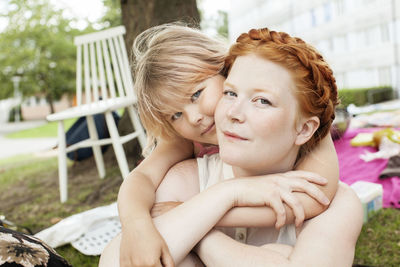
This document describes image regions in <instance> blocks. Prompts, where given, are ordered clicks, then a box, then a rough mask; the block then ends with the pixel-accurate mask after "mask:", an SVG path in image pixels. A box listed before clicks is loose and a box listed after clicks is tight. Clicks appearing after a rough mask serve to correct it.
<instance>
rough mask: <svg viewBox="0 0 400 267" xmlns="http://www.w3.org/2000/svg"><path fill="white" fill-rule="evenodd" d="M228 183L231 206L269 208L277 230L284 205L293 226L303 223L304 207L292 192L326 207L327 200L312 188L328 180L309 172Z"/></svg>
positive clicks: (280, 223) (282, 216)
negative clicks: (271, 210)
mask: <svg viewBox="0 0 400 267" xmlns="http://www.w3.org/2000/svg"><path fill="white" fill-rule="evenodd" d="M227 182H228V183H231V184H232V185H233V190H232V192H233V203H234V206H236V207H243V206H269V207H271V208H272V209H273V210H274V211H275V213H276V217H277V220H276V224H275V227H276V228H280V227H282V226H283V225H285V222H286V211H285V208H284V205H283V203H286V204H287V205H288V206H289V207H290V208H291V209H292V210H293V213H294V216H295V218H296V219H295V224H296V226H300V225H301V224H302V223H303V221H304V217H305V216H304V209H303V206H302V205H301V203H300V201H299V199H298V198H297V197H296V196H295V195H294V194H293V192H303V193H306V194H308V195H310V196H311V197H313V198H314V199H316V200H317V201H318V202H320V203H321V204H323V205H328V204H329V199H328V198H327V197H326V196H325V195H324V193H322V191H321V190H320V189H319V188H318V187H317V186H316V185H315V184H319V185H324V184H326V183H327V180H326V179H325V178H323V177H321V176H319V175H317V174H314V173H311V172H305V171H291V172H286V173H282V174H271V175H264V176H260V177H252V178H237V179H231V180H228V181H227ZM313 183H314V184H313Z"/></svg>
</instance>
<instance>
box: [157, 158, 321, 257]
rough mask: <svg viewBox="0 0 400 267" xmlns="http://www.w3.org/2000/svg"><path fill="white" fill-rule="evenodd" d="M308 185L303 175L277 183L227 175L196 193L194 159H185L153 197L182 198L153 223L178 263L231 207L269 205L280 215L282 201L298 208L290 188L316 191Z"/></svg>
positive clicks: (308, 191)
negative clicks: (226, 178) (221, 180)
mask: <svg viewBox="0 0 400 267" xmlns="http://www.w3.org/2000/svg"><path fill="white" fill-rule="evenodd" d="M308 185H310V186H311V187H312V188H313V185H311V184H309V183H308V182H305V183H304V181H303V179H301V178H294V177H293V178H290V179H288V178H280V179H279V183H277V182H276V181H275V180H274V179H273V177H267V178H243V179H229V180H225V181H223V182H220V183H218V184H215V185H213V186H211V187H209V188H207V189H206V190H204V191H203V192H201V193H199V194H198V191H199V181H198V173H197V162H196V161H195V160H188V161H184V162H181V163H179V164H177V165H175V166H174V168H172V169H171V170H170V171H169V172H168V174H167V176H166V177H165V179H164V180H163V182H162V183H161V185H160V186H159V188H158V190H157V199H156V201H157V202H160V201H185V202H184V203H182V204H181V205H179V206H177V207H176V208H174V209H172V210H170V211H168V212H166V213H164V214H162V215H160V216H159V217H156V218H154V224H155V225H156V227H157V229H158V230H159V232H160V233H161V234H162V236H163V237H164V240H165V241H166V243H167V244H168V247H169V250H170V252H171V255H172V257H173V259H174V261H175V263H178V262H180V261H181V260H182V259H183V258H184V257H185V256H186V255H187V254H188V253H189V252H190V250H191V249H192V248H193V247H194V246H195V245H196V244H197V243H198V242H199V241H200V240H201V239H202V238H203V236H205V235H206V234H207V233H208V231H210V230H211V229H212V228H213V227H214V225H215V224H216V223H217V222H218V221H219V220H220V219H221V218H222V217H223V216H224V215H225V213H226V212H227V211H229V210H230V209H231V208H232V207H234V206H270V207H271V208H272V209H273V210H274V211H275V212H276V213H277V214H278V218H282V216H283V215H284V207H283V204H282V201H284V202H286V203H289V206H290V207H291V208H293V209H298V207H297V206H296V205H295V204H294V203H295V202H296V201H294V199H295V197H294V196H293V194H292V190H291V188H296V189H297V190H299V191H302V192H303V191H304V192H306V193H307V194H311V195H312V194H314V189H315V190H317V191H318V189H317V188H316V187H314V188H313V189H309V186H308ZM319 193H320V194H322V192H319ZM192 196H193V197H192ZM275 218H276V216H275ZM251 219H253V218H251Z"/></svg>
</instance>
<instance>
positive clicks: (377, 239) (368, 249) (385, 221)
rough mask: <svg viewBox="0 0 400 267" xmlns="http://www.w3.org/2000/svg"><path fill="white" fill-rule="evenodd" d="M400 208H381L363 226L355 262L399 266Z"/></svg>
mask: <svg viewBox="0 0 400 267" xmlns="http://www.w3.org/2000/svg"><path fill="white" fill-rule="evenodd" d="M399 251H400V210H396V209H382V210H380V211H379V212H378V213H377V214H375V216H373V217H372V218H371V219H370V220H369V221H368V223H367V224H365V225H364V226H363V229H362V231H361V234H360V237H359V239H358V242H357V247H356V255H355V260H354V262H355V263H358V264H362V265H369V266H400V253H399Z"/></svg>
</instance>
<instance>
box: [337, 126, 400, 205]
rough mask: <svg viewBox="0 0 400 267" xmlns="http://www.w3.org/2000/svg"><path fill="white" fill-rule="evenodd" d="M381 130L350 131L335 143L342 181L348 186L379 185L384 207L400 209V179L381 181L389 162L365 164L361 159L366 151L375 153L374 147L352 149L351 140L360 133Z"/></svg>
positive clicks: (378, 160)
mask: <svg viewBox="0 0 400 267" xmlns="http://www.w3.org/2000/svg"><path fill="white" fill-rule="evenodd" d="M377 130H379V128H369V129H350V130H347V132H346V133H345V134H344V136H343V137H342V138H341V139H339V140H336V141H335V148H336V152H337V154H338V157H339V168H340V180H341V181H343V182H345V183H346V184H348V185H351V184H352V183H354V182H356V181H360V180H362V181H367V182H373V183H378V184H381V185H382V186H383V207H394V208H400V177H391V178H386V179H379V178H378V177H379V174H380V173H381V172H382V171H383V169H385V167H386V165H387V162H388V160H387V159H377V160H373V161H370V162H365V161H363V160H362V159H360V156H359V155H360V154H363V153H364V151H366V150H367V151H371V152H375V151H376V149H375V148H372V147H352V146H351V145H350V140H351V139H352V138H353V137H354V136H356V135H357V134H358V133H362V132H373V131H377Z"/></svg>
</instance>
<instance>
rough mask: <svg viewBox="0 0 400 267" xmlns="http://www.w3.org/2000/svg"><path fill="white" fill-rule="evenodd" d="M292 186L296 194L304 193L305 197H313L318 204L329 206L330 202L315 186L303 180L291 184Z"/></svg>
mask: <svg viewBox="0 0 400 267" xmlns="http://www.w3.org/2000/svg"><path fill="white" fill-rule="evenodd" d="M293 185H294V186H293V187H292V188H293V191H298V192H303V193H306V194H307V195H309V196H311V197H313V198H314V199H315V200H317V201H318V202H320V203H321V204H323V205H329V203H330V201H329V199H328V198H327V197H326V196H325V194H324V193H323V192H322V191H321V190H320V189H319V188H318V187H317V186H315V185H313V184H311V183H309V182H307V181H305V180H301V179H300V180H297V182H295V183H294V184H293Z"/></svg>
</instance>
